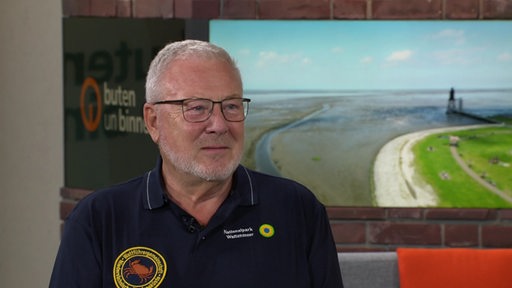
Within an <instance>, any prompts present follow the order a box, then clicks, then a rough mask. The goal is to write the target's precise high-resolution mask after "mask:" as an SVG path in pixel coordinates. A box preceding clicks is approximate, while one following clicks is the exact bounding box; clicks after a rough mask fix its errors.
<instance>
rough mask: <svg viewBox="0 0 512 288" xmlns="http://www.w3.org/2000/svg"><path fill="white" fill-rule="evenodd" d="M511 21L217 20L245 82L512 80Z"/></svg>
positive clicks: (321, 85) (253, 86) (484, 84)
mask: <svg viewBox="0 0 512 288" xmlns="http://www.w3.org/2000/svg"><path fill="white" fill-rule="evenodd" d="M511 31H512V21H320V20H319V21H314V20H278V21H266V20H265V21H262V20H213V21H211V22H210V41H211V42H212V43H215V44H218V45H220V46H222V47H224V48H225V49H226V50H227V51H228V52H229V53H230V54H231V55H232V56H233V57H234V58H235V59H236V61H237V63H238V65H239V67H240V70H241V72H242V76H243V80H244V87H245V89H247V90H260V89H261V90H276V89H278V90H290V89H291V90H297V89H299V90H302V89H304V90H310V89H312V90H317V89H322V90H347V89H348V90H350V89H357V90H359V89H448V88H449V87H452V86H453V87H456V88H457V89H478V88H485V89H489V88H512V37H511Z"/></svg>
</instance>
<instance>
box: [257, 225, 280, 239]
mask: <svg viewBox="0 0 512 288" xmlns="http://www.w3.org/2000/svg"><path fill="white" fill-rule="evenodd" d="M259 231H260V234H261V236H263V237H265V238H271V237H272V236H274V234H275V232H276V231H275V229H274V226H272V225H270V224H263V225H261V226H260V229H259Z"/></svg>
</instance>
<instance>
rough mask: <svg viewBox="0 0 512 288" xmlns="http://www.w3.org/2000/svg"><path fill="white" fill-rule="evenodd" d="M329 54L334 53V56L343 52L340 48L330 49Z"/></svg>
mask: <svg viewBox="0 0 512 288" xmlns="http://www.w3.org/2000/svg"><path fill="white" fill-rule="evenodd" d="M331 52H332V53H334V54H339V53H342V52H343V48H341V47H334V48H332V49H331Z"/></svg>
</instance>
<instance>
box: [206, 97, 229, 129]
mask: <svg viewBox="0 0 512 288" xmlns="http://www.w3.org/2000/svg"><path fill="white" fill-rule="evenodd" d="M216 104H219V105H216ZM208 122H209V125H208V131H211V132H217V133H223V132H226V131H227V130H228V125H227V122H228V121H227V120H226V118H224V114H223V113H222V104H221V103H214V104H213V108H212V114H211V115H210V118H209V119H208Z"/></svg>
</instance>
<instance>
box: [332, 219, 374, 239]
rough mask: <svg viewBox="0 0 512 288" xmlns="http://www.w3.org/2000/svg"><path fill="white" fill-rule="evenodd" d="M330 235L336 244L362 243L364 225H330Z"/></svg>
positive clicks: (364, 233)
mask: <svg viewBox="0 0 512 288" xmlns="http://www.w3.org/2000/svg"><path fill="white" fill-rule="evenodd" d="M331 229H332V233H333V236H334V242H336V243H338V244H339V243H343V244H347V243H364V242H365V241H366V225H365V224H364V223H332V224H331Z"/></svg>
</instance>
